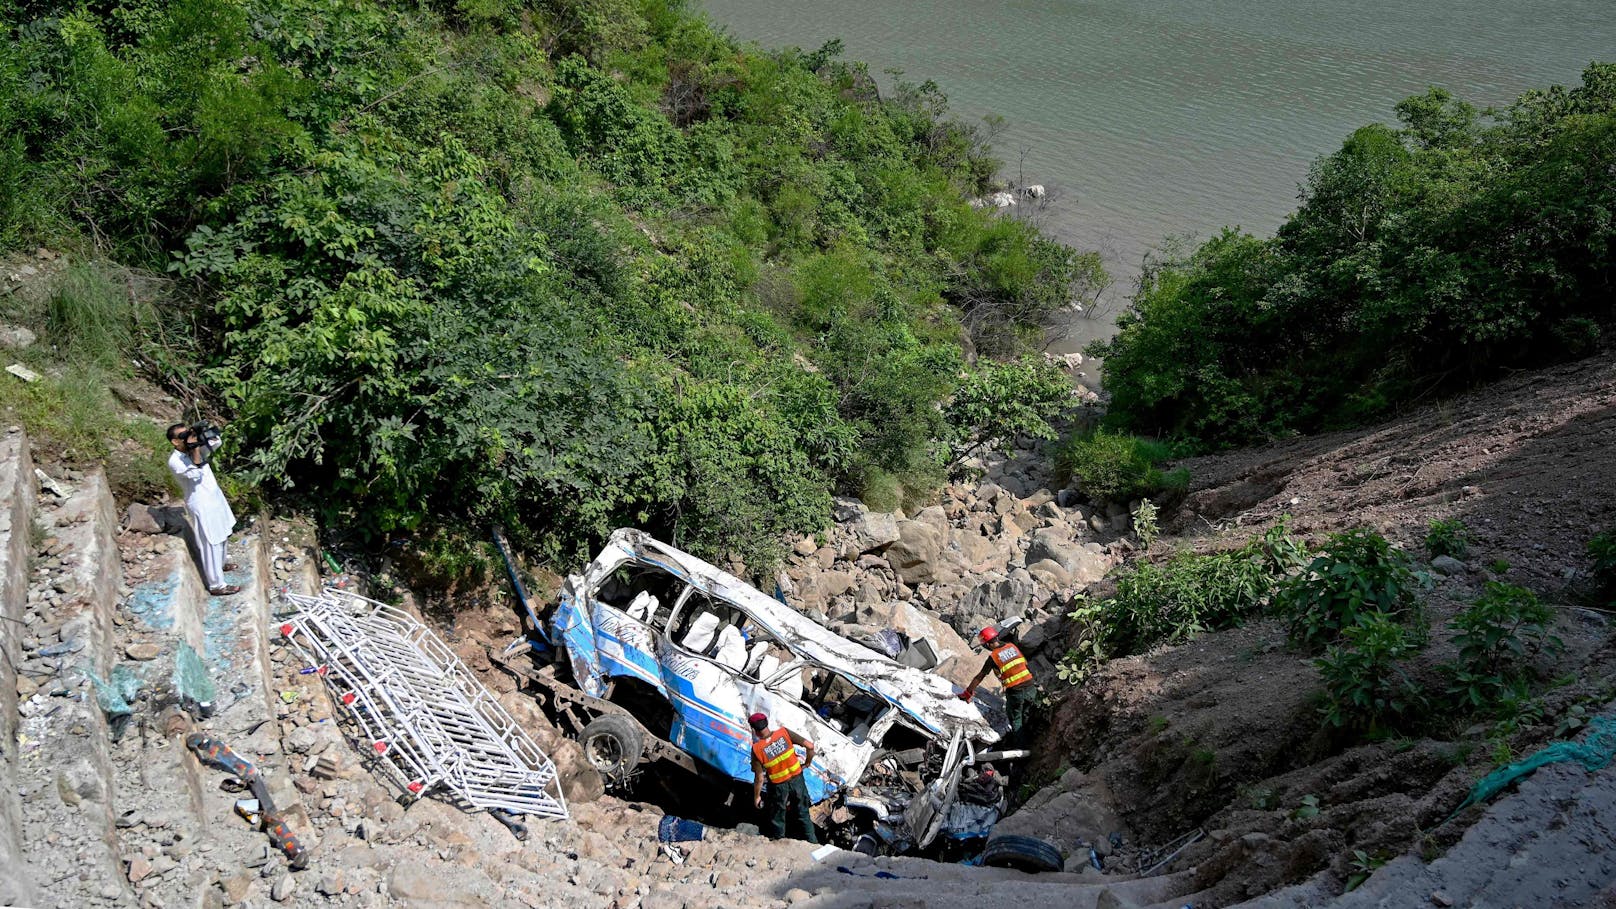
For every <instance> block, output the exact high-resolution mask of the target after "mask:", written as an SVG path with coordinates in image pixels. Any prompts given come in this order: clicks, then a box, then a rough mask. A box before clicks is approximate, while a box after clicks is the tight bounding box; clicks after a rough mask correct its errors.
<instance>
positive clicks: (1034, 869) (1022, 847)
mask: <svg viewBox="0 0 1616 909" xmlns="http://www.w3.org/2000/svg"><path fill="white" fill-rule="evenodd" d="M982 864H984V865H991V866H992V867H994V868H1014V869H1015V870H1017V871H1026V872H1029V873H1032V874H1037V873H1039V872H1043V871H1060V870H1062V868H1064V867H1065V866H1064V865H1063V863H1062V862H1061V854H1060V850H1059V849H1056V848H1055V847H1054V846H1053V845H1052V844H1050V843H1048V842H1045V841H1044V840H1041V839H1039V838H1037V837H1035V836H1015V835H1012V834H1005V835H1004V836H996V837H994V838H992V839H990V840H988V845H987V848H985V849H983V850H982Z"/></svg>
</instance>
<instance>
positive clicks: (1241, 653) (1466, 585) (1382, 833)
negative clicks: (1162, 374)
mask: <svg viewBox="0 0 1616 909" xmlns="http://www.w3.org/2000/svg"><path fill="white" fill-rule="evenodd" d="M1185 466H1187V467H1189V469H1190V471H1191V477H1192V480H1191V484H1192V485H1191V488H1190V490H1189V493H1188V495H1187V497H1186V499H1185V501H1184V502H1183V504H1182V506H1181V507H1180V509H1179V510H1178V511H1177V512H1176V513H1174V514H1173V515H1172V516H1171V517H1170V518H1169V529H1170V530H1172V531H1174V532H1176V533H1178V534H1179V535H1180V537H1179V539H1177V540H1169V541H1168V547H1171V546H1173V545H1175V544H1176V545H1179V546H1193V547H1195V548H1197V549H1201V550H1212V549H1221V548H1225V547H1231V546H1236V545H1239V544H1241V543H1243V542H1245V541H1246V540H1248V539H1249V538H1250V537H1251V536H1252V535H1254V534H1255V533H1257V532H1260V530H1262V529H1264V528H1266V527H1269V526H1272V525H1273V524H1274V523H1275V522H1276V521H1278V520H1279V519H1280V518H1281V517H1282V516H1284V515H1290V516H1291V517H1290V522H1291V527H1292V528H1293V529H1294V530H1295V531H1297V532H1299V533H1301V534H1303V535H1305V536H1307V537H1309V538H1311V539H1313V540H1314V541H1317V540H1319V539H1322V537H1324V536H1325V535H1327V534H1329V533H1331V532H1335V531H1338V530H1341V529H1345V528H1347V527H1351V526H1356V525H1361V524H1367V525H1370V526H1372V527H1375V528H1377V529H1379V530H1380V531H1381V532H1383V533H1384V534H1386V535H1387V536H1388V537H1389V538H1390V539H1392V540H1393V541H1394V542H1398V543H1401V544H1403V545H1404V546H1405V547H1406V548H1407V549H1408V551H1410V552H1411V553H1415V554H1416V555H1417V556H1418V557H1420V558H1423V554H1424V548H1423V544H1422V541H1423V537H1424V534H1425V529H1426V526H1427V524H1428V523H1429V522H1430V521H1432V520H1434V519H1437V518H1458V519H1460V520H1462V521H1463V522H1464V523H1465V524H1466V525H1468V526H1469V527H1470V528H1471V530H1472V532H1473V535H1474V538H1475V539H1474V542H1473V543H1472V545H1471V551H1470V553H1469V555H1468V556H1467V558H1468V563H1467V564H1466V565H1465V566H1464V568H1463V570H1458V571H1455V572H1453V573H1452V576H1447V577H1444V576H1442V575H1440V574H1436V575H1435V577H1436V585H1435V588H1434V589H1433V590H1432V591H1431V592H1430V595H1429V596H1430V602H1429V609H1430V614H1431V618H1432V624H1433V643H1432V645H1431V647H1430V648H1429V649H1428V650H1427V651H1426V654H1425V655H1424V657H1423V659H1422V666H1423V667H1424V669H1423V671H1422V672H1420V673H1419V674H1418V675H1417V677H1416V678H1417V681H1420V682H1422V683H1425V684H1428V685H1437V684H1439V679H1438V678H1437V677H1436V676H1435V674H1434V672H1432V671H1431V669H1432V667H1434V666H1435V664H1436V663H1438V662H1440V661H1441V660H1443V659H1446V658H1447V657H1449V656H1451V655H1452V653H1453V647H1452V645H1451V644H1450V643H1448V641H1447V638H1448V637H1449V636H1450V634H1449V633H1448V632H1447V631H1446V630H1445V629H1444V628H1443V625H1444V623H1445V622H1446V621H1447V619H1448V618H1450V617H1451V616H1452V615H1453V614H1454V613H1455V612H1457V611H1458V610H1459V609H1460V608H1461V606H1462V604H1464V603H1466V602H1468V601H1469V600H1471V599H1473V598H1474V597H1475V595H1476V594H1478V593H1479V592H1480V590H1481V587H1482V585H1483V583H1485V581H1487V580H1491V579H1498V580H1507V581H1509V582H1511V583H1515V584H1521V585H1524V586H1527V587H1529V588H1531V589H1533V590H1534V591H1536V592H1537V593H1538V594H1539V595H1540V596H1542V597H1543V598H1544V599H1545V600H1547V601H1548V602H1550V603H1552V604H1553V605H1555V606H1556V607H1557V608H1558V612H1559V617H1558V619H1557V622H1556V625H1555V629H1554V630H1555V633H1556V634H1558V635H1559V636H1560V637H1561V638H1562V639H1564V641H1565V644H1566V647H1565V650H1564V652H1563V653H1561V654H1559V655H1558V656H1557V657H1555V658H1553V659H1547V660H1544V661H1543V662H1542V663H1541V664H1540V666H1539V669H1540V672H1541V674H1542V676H1543V678H1544V679H1545V690H1544V691H1543V692H1542V693H1541V694H1540V695H1539V696H1538V698H1537V701H1536V702H1535V703H1534V704H1533V705H1532V706H1531V708H1530V709H1528V710H1526V711H1524V712H1523V713H1522V714H1521V715H1520V716H1519V717H1518V718H1517V721H1516V722H1514V723H1511V724H1497V723H1495V722H1493V721H1492V720H1491V719H1490V718H1476V719H1474V720H1473V721H1466V722H1469V723H1470V725H1468V726H1465V727H1464V728H1455V729H1452V730H1447V731H1444V732H1442V733H1441V734H1437V735H1433V736H1430V737H1412V738H1400V739H1395V740H1391V741H1383V742H1378V743H1369V744H1361V743H1353V742H1350V741H1347V740H1345V739H1343V738H1342V737H1340V736H1333V735H1329V734H1326V733H1325V732H1324V731H1323V730H1321V728H1320V723H1319V720H1318V714H1317V700H1316V698H1317V695H1318V688H1319V684H1318V678H1317V674H1316V671H1315V670H1314V668H1313V666H1312V664H1311V658H1310V657H1309V656H1308V655H1306V654H1302V653H1298V652H1295V651H1292V650H1289V649H1287V647H1286V646H1285V639H1284V631H1283V628H1282V626H1281V625H1280V623H1279V622H1278V621H1276V620H1264V621H1260V622H1255V623H1252V624H1250V625H1248V626H1246V627H1244V628H1240V629H1236V630H1233V631H1229V632H1224V633H1220V634H1211V635H1204V636H1202V637H1201V638H1199V639H1198V640H1196V641H1193V642H1191V643H1189V644H1186V645H1184V646H1180V647H1174V648H1165V649H1161V650H1158V651H1156V652H1153V653H1149V654H1144V655H1140V656H1133V657H1127V658H1124V659H1119V660H1115V661H1113V662H1111V663H1110V664H1108V665H1107V667H1106V668H1105V669H1104V670H1103V671H1102V672H1101V673H1099V675H1098V676H1097V677H1095V678H1093V679H1091V680H1090V681H1089V682H1087V683H1085V684H1084V685H1083V686H1082V687H1081V688H1080V689H1078V690H1074V691H1071V692H1070V693H1069V694H1068V695H1067V696H1066V697H1065V698H1064V700H1063V701H1062V702H1061V703H1060V704H1059V705H1058V707H1057V708H1056V711H1055V713H1054V715H1053V720H1052V723H1051V728H1050V730H1049V732H1048V733H1047V735H1046V737H1045V739H1044V742H1043V749H1042V754H1041V755H1040V758H1041V770H1042V771H1043V772H1044V773H1046V774H1050V775H1054V774H1056V773H1058V772H1061V771H1063V770H1065V769H1066V768H1068V767H1070V768H1076V769H1077V770H1079V771H1081V772H1082V773H1084V774H1085V775H1086V776H1087V777H1088V778H1089V779H1091V780H1092V781H1093V782H1092V785H1091V786H1090V787H1089V790H1090V791H1092V792H1095V793H1105V794H1106V796H1107V797H1108V798H1109V799H1111V800H1112V803H1111V804H1110V805H1109V806H1108V807H1109V808H1110V809H1112V810H1113V811H1114V812H1115V814H1116V816H1118V817H1119V818H1120V819H1121V823H1122V824H1123V825H1124V832H1125V834H1126V835H1127V836H1128V837H1129V838H1130V839H1135V840H1138V841H1139V842H1142V843H1164V842H1167V841H1169V840H1171V839H1172V838H1174V837H1176V836H1178V835H1180V834H1182V833H1185V832H1187V831H1190V830H1194V829H1195V828H1197V827H1204V829H1205V830H1206V833H1207V836H1206V838H1205V839H1203V840H1202V841H1201V842H1200V843H1198V844H1196V845H1195V846H1193V847H1191V848H1190V849H1189V850H1188V851H1186V853H1185V854H1184V857H1183V859H1182V863H1180V864H1175V865H1173V866H1171V867H1172V868H1173V869H1174V870H1183V869H1185V868H1188V867H1190V866H1193V867H1194V873H1195V875H1196V876H1197V885H1198V888H1199V889H1200V893H1199V894H1198V895H1197V898H1196V900H1195V905H1197V906H1202V905H1208V906H1219V905H1229V904H1231V903H1234V902H1238V901H1240V900H1242V899H1248V898H1251V897H1255V896H1259V895H1262V894H1264V893H1267V892H1269V891H1270V890H1272V889H1274V888H1275V887H1278V886H1281V885H1284V884H1288V883H1293V882H1296V881H1301V880H1303V879H1305V878H1308V877H1309V876H1312V875H1314V874H1315V873H1317V872H1320V871H1324V872H1326V878H1324V879H1322V880H1323V882H1322V883H1321V882H1315V884H1314V889H1313V890H1311V891H1309V893H1310V894H1311V898H1319V897H1320V896H1321V895H1322V894H1326V893H1328V892H1329V891H1330V890H1331V889H1332V888H1334V889H1337V890H1338V889H1339V887H1340V886H1341V883H1342V882H1343V880H1344V879H1345V878H1346V877H1347V876H1348V875H1350V874H1352V873H1353V871H1354V870H1356V868H1355V866H1354V862H1357V863H1358V864H1359V865H1364V864H1374V865H1378V864H1379V863H1381V862H1383V861H1386V860H1389V859H1392V858H1394V857H1396V856H1399V855H1410V856H1414V857H1415V858H1412V859H1409V860H1411V861H1414V862H1415V863H1416V864H1418V863H1419V858H1418V857H1420V856H1423V857H1425V858H1432V857H1435V856H1438V855H1440V854H1442V853H1443V852H1444V851H1445V850H1446V849H1447V848H1448V847H1450V846H1452V845H1453V844H1454V843H1455V842H1457V841H1458V839H1459V838H1460V836H1461V835H1462V834H1463V832H1464V830H1465V828H1466V827H1467V826H1468V825H1469V824H1470V823H1472V822H1474V821H1475V820H1476V818H1478V817H1480V816H1481V815H1482V814H1483V811H1482V809H1480V808H1472V809H1469V810H1467V811H1466V812H1465V813H1463V814H1461V815H1460V816H1459V817H1458V818H1456V819H1454V820H1452V821H1448V820H1447V818H1448V816H1449V814H1450V813H1451V812H1452V811H1453V809H1454V808H1455V807H1456V806H1457V805H1458V804H1459V802H1460V801H1462V799H1463V797H1464V794H1465V792H1466V791H1467V790H1468V789H1469V787H1470V785H1471V784H1472V783H1473V782H1474V781H1475V780H1476V779H1477V778H1478V777H1479V776H1481V775H1482V774H1484V773H1486V772H1487V771H1488V770H1490V769H1491V768H1492V766H1493V765H1494V763H1495V761H1496V759H1497V758H1498V757H1501V756H1503V755H1505V754H1508V755H1512V756H1514V757H1519V756H1522V755H1524V754H1528V753H1531V752H1532V751H1535V750H1536V749H1537V748H1538V747H1541V745H1542V744H1544V743H1546V742H1547V741H1549V740H1550V739H1552V738H1555V737H1557V733H1559V734H1560V737H1563V736H1564V735H1565V734H1567V733H1570V734H1574V730H1570V729H1566V728H1562V726H1563V725H1570V724H1569V723H1568V722H1566V721H1567V719H1568V718H1569V717H1571V716H1572V715H1573V714H1572V713H1571V711H1572V708H1574V707H1576V708H1580V709H1581V710H1583V711H1586V712H1587V713H1588V714H1592V713H1595V712H1597V711H1598V710H1599V709H1600V708H1601V707H1603V705H1605V704H1606V703H1607V702H1608V701H1609V698H1610V696H1611V694H1612V693H1613V691H1612V687H1611V681H1610V680H1611V679H1612V677H1613V670H1616V645H1613V642H1612V635H1611V633H1610V628H1609V626H1608V616H1607V615H1605V614H1603V613H1600V612H1597V611H1594V610H1590V609H1586V608H1582V605H1584V604H1585V600H1584V599H1583V594H1584V593H1585V592H1586V588H1587V586H1588V582H1587V575H1588V571H1589V568H1590V565H1589V561H1588V559H1587V557H1586V554H1585V552H1584V546H1585V545H1586V542H1587V540H1588V538H1589V537H1591V536H1592V535H1593V534H1594V533H1595V532H1597V531H1599V530H1602V529H1605V528H1608V527H1611V526H1616V482H1613V481H1616V358H1611V357H1603V358H1597V359H1591V360H1585V361H1582V362H1579V363H1575V364H1570V365H1567V366H1563V367H1558V368H1554V369H1549V370H1543V371H1541V372H1535V373H1527V374H1520V375H1516V376H1511V377H1507V378H1505V379H1503V380H1502V381H1500V382H1498V383H1497V384H1495V385H1493V386H1491V387H1488V388H1486V389H1483V390H1481V391H1479V392H1476V393H1474V394H1471V395H1468V396H1465V397H1462V398H1459V399H1456V400H1453V401H1449V402H1444V403H1440V404H1436V405H1433V406H1430V407H1427V408H1424V409H1421V410H1418V411H1416V412H1412V413H1409V414H1407V415H1405V416H1403V417H1400V418H1398V419H1395V420H1392V421H1389V422H1387V423H1385V424H1383V425H1380V426H1376V427H1371V428H1366V429H1360V430H1353V431H1348V432H1339V433H1333V434H1330V435H1324V436H1317V437H1310V438H1304V439H1296V440H1293V441H1288V442H1282V443H1277V444H1273V445H1269V446H1265V447H1262V448H1257V449H1250V450H1244V451H1238V452H1233V453H1230V454H1225V455H1218V456H1211V457H1203V458H1197V459H1193V460H1189V461H1187V462H1185ZM1161 551H1162V548H1161V544H1158V549H1157V550H1155V551H1154V552H1161ZM1501 562H1507V563H1508V565H1507V566H1505V565H1503V564H1501ZM1556 678H1558V681H1559V684H1557V685H1550V684H1548V683H1547V680H1549V679H1556ZM1454 725H1455V726H1460V725H1463V723H1455V724H1454ZM1578 772H1579V773H1580V771H1578ZM1313 806H1316V811H1315V810H1314V807H1313ZM1357 852H1362V853H1364V856H1365V857H1364V858H1360V857H1359V856H1358V855H1357V854H1356V853H1357ZM1506 858H1507V856H1506ZM1568 860H1570V859H1568ZM1422 867H1423V866H1422ZM1387 905H1391V903H1388V904H1387ZM1410 905H1412V903H1410Z"/></svg>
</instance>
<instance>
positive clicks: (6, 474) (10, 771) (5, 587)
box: [0, 426, 38, 906]
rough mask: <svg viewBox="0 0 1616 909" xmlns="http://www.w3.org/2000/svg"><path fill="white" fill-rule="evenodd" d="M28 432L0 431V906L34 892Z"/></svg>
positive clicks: (26, 901)
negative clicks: (28, 775) (24, 728)
mask: <svg viewBox="0 0 1616 909" xmlns="http://www.w3.org/2000/svg"><path fill="white" fill-rule="evenodd" d="M34 499H35V488H34V462H33V458H32V457H30V454H29V451H28V437H27V436H26V435H25V434H24V433H23V431H22V429H21V428H19V427H16V426H12V427H10V428H8V429H6V430H5V433H4V434H3V435H0V906H28V905H33V903H34V902H35V900H36V899H37V896H38V892H37V890H36V888H35V887H34V883H33V881H32V880H30V879H29V878H28V876H27V867H26V864H25V863H24V861H23V853H22V840H21V838H20V837H19V833H20V832H21V830H22V802H21V801H20V800H19V798H18V795H17V791H18V788H17V787H18V779H17V772H18V767H17V747H16V743H17V726H18V723H19V722H20V720H21V717H20V715H19V714H18V713H17V665H18V664H19V663H20V662H21V661H22V637H23V631H24V629H26V628H27V622H26V619H25V614H26V609H27V605H28V579H29V570H28V559H29V557H30V556H32V555H33V551H34V547H33V545H32V543H31V541H30V540H29V536H30V534H31V532H32V529H33V520H34V509H35V507H36V505H35V501H34Z"/></svg>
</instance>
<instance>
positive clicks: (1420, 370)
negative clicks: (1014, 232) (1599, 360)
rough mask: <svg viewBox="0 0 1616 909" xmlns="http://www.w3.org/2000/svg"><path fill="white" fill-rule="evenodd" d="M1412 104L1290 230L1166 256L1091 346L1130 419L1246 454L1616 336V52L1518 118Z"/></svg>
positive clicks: (1426, 101) (1112, 415)
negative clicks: (1112, 328) (1108, 335)
mask: <svg viewBox="0 0 1616 909" xmlns="http://www.w3.org/2000/svg"><path fill="white" fill-rule="evenodd" d="M1397 113H1398V116H1399V118H1400V121H1401V125H1400V127H1398V128H1392V127H1388V126H1384V125H1380V124H1375V125H1371V126H1366V127H1364V128H1362V129H1360V130H1358V131H1357V132H1355V133H1353V134H1352V136H1351V137H1350V138H1348V139H1347V141H1346V142H1345V143H1344V144H1343V145H1342V148H1341V150H1340V151H1339V152H1336V153H1335V154H1333V155H1330V156H1328V157H1325V158H1322V159H1320V160H1319V161H1318V162H1317V163H1315V165H1314V167H1313V169H1312V172H1311V173H1310V174H1309V176H1308V179H1307V182H1306V184H1305V186H1304V187H1303V193H1302V202H1301V205H1300V207H1299V208H1298V209H1297V210H1296V212H1294V213H1293V214H1292V215H1291V216H1290V217H1289V219H1287V221H1286V223H1285V224H1284V225H1283V226H1282V227H1281V228H1280V229H1279V231H1278V233H1277V235H1276V236H1275V237H1274V238H1273V239H1259V238H1257V237H1253V236H1251V235H1249V234H1242V233H1238V232H1235V231H1233V230H1227V231H1225V232H1223V233H1222V234H1220V235H1218V236H1216V237H1213V238H1212V239H1211V240H1209V241H1207V242H1206V243H1204V244H1203V245H1201V246H1200V247H1199V248H1197V249H1194V250H1192V251H1187V252H1186V251H1183V250H1179V251H1176V252H1170V253H1169V254H1168V255H1166V256H1164V257H1162V258H1159V259H1157V260H1156V261H1154V262H1150V263H1147V268H1146V269H1145V273H1144V276H1143V279H1142V281H1141V285H1140V290H1139V293H1138V294H1137V295H1136V296H1135V297H1134V299H1133V301H1132V305H1131V308H1130V310H1129V311H1128V312H1126V313H1124V314H1123V316H1122V317H1121V318H1120V319H1119V325H1120V328H1121V330H1120V332H1119V333H1118V335H1117V336H1116V337H1115V338H1114V339H1113V340H1111V341H1110V342H1107V343H1104V344H1100V345H1098V346H1097V348H1096V349H1094V350H1093V351H1092V352H1093V353H1095V354H1097V355H1100V356H1103V357H1104V358H1105V365H1104V371H1105V384H1106V387H1107V388H1108V389H1109V390H1110V391H1111V393H1112V403H1111V408H1110V412H1109V418H1108V419H1110V420H1111V421H1112V423H1113V424H1114V425H1115V426H1117V427H1119V428H1123V429H1126V430H1129V431H1132V432H1145V433H1152V434H1160V435H1165V436H1168V437H1177V438H1184V439H1188V440H1192V441H1194V442H1196V443H1198V444H1200V445H1205V446H1214V447H1215V446H1226V445H1236V444H1242V443H1246V442H1250V441H1254V440H1260V439H1266V438H1272V437H1276V436H1283V435H1287V434H1292V433H1296V432H1308V431H1312V430H1315V429H1319V428H1328V427H1334V426H1342V425H1350V424H1354V423H1359V422H1362V421H1364V420H1367V419H1371V418H1374V417H1376V416H1379V415H1382V414H1384V413H1386V412H1387V411H1389V410H1390V409H1392V408H1394V407H1397V406H1399V405H1402V404H1405V403H1407V402H1410V401H1413V400H1415V399H1416V398H1420V397H1423V396H1425V395H1428V394H1430V393H1431V392H1432V391H1442V390H1451V389H1455V388H1459V387H1463V386H1464V385H1465V384H1467V383H1470V382H1474V381H1480V380H1482V379H1484V378H1485V377H1488V376H1491V375H1496V374H1497V372H1498V371H1499V369H1500V368H1502V367H1508V366H1514V365H1520V364H1528V365H1533V366H1536V365H1540V364H1543V363H1552V362H1556V361H1560V360H1565V359H1570V358H1576V357H1581V356H1585V355H1587V354H1589V353H1592V352H1594V351H1596V350H1599V349H1601V348H1602V347H1604V346H1606V345H1607V344H1608V340H1609V337H1610V331H1611V329H1612V328H1613V327H1616V326H1613V321H1616V309H1613V308H1612V306H1611V295H1610V287H1611V282H1612V279H1613V275H1616V219H1613V218H1612V217H1611V212H1612V211H1616V181H1612V180H1611V179H1610V178H1609V175H1610V173H1611V169H1612V168H1613V167H1616V64H1610V63H1605V64H1594V65H1591V66H1589V67H1588V68H1587V70H1585V71H1584V73H1583V76H1582V84H1581V85H1580V86H1578V87H1574V88H1571V89H1569V90H1568V89H1565V88H1561V87H1554V88H1551V89H1548V90H1546V91H1531V92H1527V93H1526V94H1524V95H1522V96H1521V97H1520V98H1519V99H1518V100H1517V101H1516V102H1515V103H1514V104H1512V105H1511V106H1509V107H1508V108H1506V109H1504V110H1502V111H1496V112H1494V111H1488V112H1486V113H1478V112H1477V111H1476V109H1475V108H1473V107H1472V106H1471V105H1469V104H1466V103H1464V102H1462V101H1460V100H1458V99H1455V98H1453V97H1451V96H1450V95H1449V94H1448V93H1447V92H1444V91H1442V90H1440V89H1432V90H1430V91H1429V92H1427V93H1425V94H1423V95H1418V96H1415V97H1411V98H1409V99H1407V100H1405V101H1403V102H1402V103H1401V104H1399V105H1398V106H1397Z"/></svg>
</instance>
